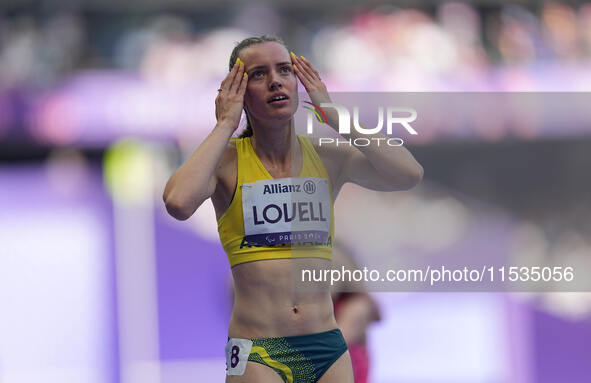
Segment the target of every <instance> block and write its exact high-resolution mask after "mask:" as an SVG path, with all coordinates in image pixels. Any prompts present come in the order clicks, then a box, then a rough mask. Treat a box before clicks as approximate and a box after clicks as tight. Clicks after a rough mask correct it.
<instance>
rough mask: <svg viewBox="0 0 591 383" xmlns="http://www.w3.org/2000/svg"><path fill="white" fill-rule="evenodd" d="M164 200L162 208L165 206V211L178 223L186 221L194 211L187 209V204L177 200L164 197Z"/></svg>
mask: <svg viewBox="0 0 591 383" xmlns="http://www.w3.org/2000/svg"><path fill="white" fill-rule="evenodd" d="M163 199H164V206H166V211H167V212H168V214H170V215H171V216H172V217H174V218H175V219H178V220H179V221H186V220H187V219H189V217H191V216H192V215H193V213H194V211H195V210H193V209H191V208H189V207H188V206H187V204H184V203H182V202H180V201H178V200H175V199H173V198H170V197H168V198H167V196H166V195H165V196H163Z"/></svg>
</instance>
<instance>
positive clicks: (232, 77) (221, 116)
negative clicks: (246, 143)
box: [215, 59, 248, 131]
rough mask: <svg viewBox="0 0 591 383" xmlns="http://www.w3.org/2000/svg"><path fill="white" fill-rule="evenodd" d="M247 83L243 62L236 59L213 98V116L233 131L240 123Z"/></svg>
mask: <svg viewBox="0 0 591 383" xmlns="http://www.w3.org/2000/svg"><path fill="white" fill-rule="evenodd" d="M247 83H248V75H247V74H246V72H244V64H243V63H242V61H240V59H238V60H237V61H236V64H234V66H233V67H232V70H231V71H230V73H228V75H227V76H226V78H225V79H224V81H222V84H221V85H220V90H219V91H218V96H217V97H216V99H215V118H216V119H217V120H218V123H222V124H224V125H227V126H231V127H233V131H234V130H236V129H237V128H238V124H239V123H240V117H241V116H242V109H243V108H244V93H245V92H246V84H247Z"/></svg>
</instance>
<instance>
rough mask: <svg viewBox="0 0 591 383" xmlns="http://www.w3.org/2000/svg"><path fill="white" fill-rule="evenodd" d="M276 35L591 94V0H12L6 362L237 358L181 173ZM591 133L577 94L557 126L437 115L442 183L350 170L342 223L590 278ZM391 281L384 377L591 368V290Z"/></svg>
mask: <svg viewBox="0 0 591 383" xmlns="http://www.w3.org/2000/svg"><path fill="white" fill-rule="evenodd" d="M260 34H276V35H279V36H281V37H282V38H283V39H284V40H285V41H286V43H287V44H288V45H289V46H290V47H291V48H292V50H294V51H295V52H297V53H298V54H300V55H304V56H305V57H307V58H308V59H309V60H310V61H311V62H312V63H313V64H314V65H315V66H316V67H317V68H318V69H319V71H320V72H321V73H322V74H323V79H325V82H326V83H327V86H328V88H329V90H331V91H340V92H363V91H371V92H400V91H405V92H409V91H412V92H577V93H578V95H577V97H580V98H579V100H583V102H587V105H590V104H589V103H588V101H591V98H590V97H589V93H587V92H588V91H589V89H591V66H590V64H591V3H588V2H584V1H568V2H550V1H525V0H523V1H513V2H500V1H494V0H487V1H484V0H482V1H465V2H454V1H449V2H436V1H426V0H423V1H399V2H394V1H392V2H387V3H386V2H380V1H369V2H363V3H361V2H354V1H324V2H319V1H307V0H306V1H276V2H272V3H271V2H268V3H265V2H251V1H243V2H228V1H187V0H175V1H162V0H149V1H138V0H136V1H132V0H128V1H125V2H118V1H113V0H109V1H106V0H102V1H98V0H93V1H90V0H87V1H84V0H79V1H72V2H67V3H66V2H63V1H58V0H54V1H50V0H48V1H33V0H31V1H26V0H3V1H2V2H1V4H0V382H2V383H33V382H41V381H43V382H45V383H51V382H60V383H66V382H85V383H94V382H97V383H98V382H100V383H103V382H113V383H115V382H121V383H135V382H142V383H152V382H154V383H156V382H158V383H161V382H162V383H168V382H213V381H216V382H217V381H222V379H223V378H224V368H225V366H224V359H223V346H224V345H225V342H226V336H227V333H226V331H227V323H228V321H229V317H230V312H231V304H230V300H229V296H230V293H229V291H228V289H229V284H228V278H229V267H228V264H227V260H226V258H225V255H224V253H223V250H222V248H221V246H220V245H219V243H218V240H217V231H216V227H215V217H214V214H213V209H212V207H211V205H210V204H205V205H204V206H203V207H201V208H200V209H199V210H198V212H197V213H196V214H195V215H194V216H193V217H192V218H191V219H190V220H188V221H186V222H177V221H175V220H173V219H172V218H171V217H169V216H168V215H167V214H166V212H165V210H164V206H163V203H162V200H161V195H162V190H163V187H164V184H165V182H166V180H167V179H168V177H169V175H170V174H171V173H172V171H173V170H174V169H175V168H176V167H177V166H178V165H179V164H180V163H181V162H182V161H183V159H184V158H186V157H187V156H188V155H189V154H190V153H191V151H192V150H193V149H194V148H196V147H197V145H198V144H199V142H200V141H201V140H202V139H203V138H204V137H205V136H206V135H207V134H208V133H209V131H210V130H211V129H212V127H213V126H214V124H215V119H214V103H213V100H214V98H215V95H216V89H217V87H218V84H219V82H220V81H221V79H222V78H223V76H224V75H225V73H226V71H227V61H228V59H229V54H230V52H231V49H232V47H233V46H234V43H235V42H237V41H239V40H241V39H242V38H244V37H247V36H250V35H260ZM485 117H486V118H490V119H493V118H494V111H492V112H491V114H490V115H487V116H485ZM483 118H484V117H483ZM590 133H591V127H590V126H589V125H587V124H584V123H580V122H579V123H577V124H575V123H572V121H569V117H568V116H565V117H564V119H563V120H562V123H556V124H555V125H553V126H552V127H551V128H550V129H547V127H542V126H537V125H535V124H534V125H533V126H529V127H528V129H526V130H522V129H519V128H516V127H514V126H510V125H509V126H508V125H506V124H494V123H492V124H490V126H488V127H487V129H485V130H482V129H481V130H475V131H468V132H466V131H465V130H464V131H456V132H454V131H443V130H438V129H437V128H433V129H432V130H431V131H429V134H427V135H424V136H421V137H420V140H417V141H416V142H413V141H411V142H410V145H409V148H410V149H411V151H412V153H413V154H415V156H416V158H417V159H418V160H419V162H421V164H422V165H423V166H424V168H425V170H426V175H425V180H424V182H423V183H422V185H421V186H420V187H418V188H417V189H413V190H411V191H408V192H401V193H393V194H387V195H385V194H380V193H369V192H367V191H360V190H359V189H357V188H354V187H348V188H345V189H344V190H343V192H342V195H341V196H340V197H339V201H338V202H337V214H338V215H337V217H338V218H337V219H338V221H337V222H338V224H337V235H339V233H342V237H343V238H345V237H350V235H351V234H355V235H359V233H360V232H364V231H365V233H366V234H364V235H376V236H380V235H381V234H383V233H385V232H387V233H390V235H388V236H386V237H387V240H386V239H384V238H385V237H384V236H383V235H382V236H381V237H380V238H382V239H383V240H381V241H376V242H375V243H378V244H379V246H377V245H376V248H355V245H354V244H353V248H355V251H356V252H355V254H354V256H355V257H356V259H357V261H358V263H365V264H368V265H371V262H372V258H371V257H372V256H375V257H379V256H390V257H396V256H397V254H402V253H407V252H410V253H412V254H413V255H415V256H417V257H425V259H430V258H429V257H433V256H436V255H438V254H444V253H449V252H454V253H458V254H472V255H478V254H479V253H480V252H489V253H498V254H502V255H508V256H513V257H517V258H518V259H524V260H526V261H528V262H533V263H535V262H542V261H543V262H546V263H552V262H555V263H556V264H557V265H564V264H565V263H569V264H571V265H575V266H577V268H578V270H579V273H581V275H582V278H589V275H588V273H589V271H590V270H591V259H590V256H591V251H590V249H591V241H590V238H591V237H590V235H591V208H590V206H591V205H590V203H591V200H590V199H591V193H590V191H591V179H590V177H589V174H591V172H590V167H591V166H590V165H591V161H590V160H589V158H590V157H589V156H590V154H589V153H590V150H591V144H590V143H591V135H590ZM359 193H364V194H362V195H361V194H359ZM360 195H361V197H360ZM358 198H364V199H365V200H366V201H367V205H366V206H363V209H361V208H360V207H359V206H357V207H356V206H355V204H353V203H352V201H356V200H357V199H358ZM384 206H387V207H388V208H387V209H382V208H383V207H384ZM378 208H380V209H382V210H379V211H381V212H382V214H379V215H376V214H375V211H376V210H377V209H378ZM360 222H362V223H363V225H360ZM360 226H362V227H360ZM372 233H373V234H372ZM380 233H381V234H380ZM419 233H420V234H419ZM370 254H371V256H370ZM374 297H375V299H376V300H377V301H378V302H379V304H380V307H381V309H382V311H383V320H382V321H381V322H380V323H378V324H376V325H374V326H373V327H372V328H371V329H370V339H369V345H370V350H371V356H372V362H371V363H372V364H371V381H372V382H376V383H390V382H412V383H442V382H455V383H461V382H466V383H468V382H469V383H492V382H495V383H496V382H519V383H533V382H540V383H556V382H569V383H578V382H588V381H589V376H591V363H589V362H590V361H591V347H589V344H591V298H590V295H589V294H588V293H585V292H562V293H375V294H374Z"/></svg>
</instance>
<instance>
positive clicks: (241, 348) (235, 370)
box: [225, 338, 252, 375]
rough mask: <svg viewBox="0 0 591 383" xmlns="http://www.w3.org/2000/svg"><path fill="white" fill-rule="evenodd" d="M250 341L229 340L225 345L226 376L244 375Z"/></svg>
mask: <svg viewBox="0 0 591 383" xmlns="http://www.w3.org/2000/svg"><path fill="white" fill-rule="evenodd" d="M251 348H252V340H250V339H240V338H230V340H228V343H226V347H225V351H226V375H244V370H246V362H248V356H249V355H250V349H251Z"/></svg>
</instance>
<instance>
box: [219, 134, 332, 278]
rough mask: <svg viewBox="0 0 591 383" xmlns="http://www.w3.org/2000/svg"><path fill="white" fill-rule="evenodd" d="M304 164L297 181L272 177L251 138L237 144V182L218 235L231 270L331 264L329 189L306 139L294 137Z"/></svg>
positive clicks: (330, 196) (326, 176)
mask: <svg viewBox="0 0 591 383" xmlns="http://www.w3.org/2000/svg"><path fill="white" fill-rule="evenodd" d="M297 137H298V140H299V142H300V147H301V148H302V155H303V164H302V171H301V173H300V175H299V176H298V177H290V178H277V179H275V178H273V177H272V176H271V175H270V174H269V172H268V171H267V169H265V167H264V166H263V163H262V162H261V160H260V159H259V158H258V156H257V155H256V153H255V151H254V149H253V147H252V144H251V142H250V137H245V138H232V139H233V140H235V142H236V152H237V156H238V161H237V162H238V177H237V184H236V190H235V191H234V196H233V198H232V202H231V203H230V206H229V207H228V209H227V210H226V211H225V212H224V214H223V215H222V216H221V217H220V219H219V220H218V233H219V235H220V241H221V242H222V246H223V247H224V250H225V251H226V254H227V255H228V259H229V261H230V267H233V266H235V265H238V264H240V263H244V262H250V261H258V260H263V259H280V258H292V257H306V258H307V257H314V258H325V259H332V244H333V242H334V208H333V199H332V187H331V184H330V179H329V177H328V173H327V172H326V169H325V168H324V165H323V163H322V160H321V159H320V157H319V156H318V153H316V150H315V149H314V147H313V146H312V143H311V142H310V140H309V139H308V138H307V137H305V136H300V135H298V136H297Z"/></svg>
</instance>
